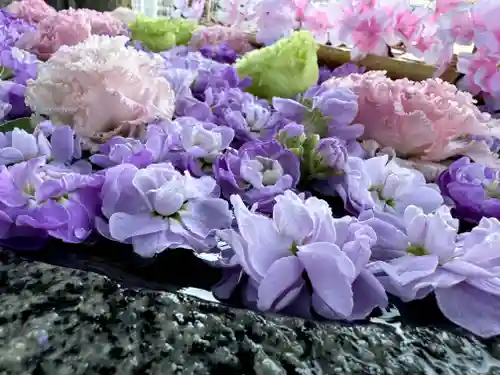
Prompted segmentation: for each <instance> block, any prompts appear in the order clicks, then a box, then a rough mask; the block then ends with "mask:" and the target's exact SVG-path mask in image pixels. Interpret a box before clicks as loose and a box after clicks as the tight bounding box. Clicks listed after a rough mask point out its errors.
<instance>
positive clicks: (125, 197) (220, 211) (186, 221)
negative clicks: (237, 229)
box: [96, 163, 232, 257]
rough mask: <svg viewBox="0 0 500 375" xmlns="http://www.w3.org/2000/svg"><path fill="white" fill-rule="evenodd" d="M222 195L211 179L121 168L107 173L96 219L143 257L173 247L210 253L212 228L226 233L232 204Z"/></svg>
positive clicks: (153, 168) (168, 168) (156, 167)
mask: <svg viewBox="0 0 500 375" xmlns="http://www.w3.org/2000/svg"><path fill="white" fill-rule="evenodd" d="M217 196H218V189H217V185H216V183H215V181H214V179H213V178H211V177H201V178H193V177H191V176H190V175H189V174H187V173H185V174H181V173H179V172H177V171H176V170H175V169H174V167H173V166H172V165H171V164H169V163H168V164H167V163H163V164H152V165H149V166H148V167H146V168H145V169H138V168H137V167H135V166H134V165H132V164H121V165H118V166H116V167H112V168H109V169H107V170H106V173H105V182H104V186H103V188H102V192H101V198H102V214H103V216H104V218H105V220H104V219H102V218H98V219H97V220H96V227H97V229H98V231H99V232H100V233H101V234H102V235H103V236H105V237H107V238H109V239H111V240H114V241H118V242H122V243H127V244H131V245H132V246H133V248H134V251H135V252H136V253H138V254H139V255H141V256H143V257H152V256H154V255H155V254H157V253H160V252H162V251H164V250H167V249H170V248H186V249H191V250H195V251H208V250H210V249H211V248H212V247H214V246H215V244H216V243H215V239H212V238H211V237H210V234H211V232H212V231H213V230H214V229H223V228H228V227H229V226H230V225H231V221H232V216H231V211H230V210H229V207H228V203H227V202H226V201H224V200H223V199H220V198H218V197H217Z"/></svg>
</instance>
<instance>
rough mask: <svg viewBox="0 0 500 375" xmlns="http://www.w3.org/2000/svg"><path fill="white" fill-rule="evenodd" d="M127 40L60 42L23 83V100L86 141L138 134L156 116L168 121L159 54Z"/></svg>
mask: <svg viewBox="0 0 500 375" xmlns="http://www.w3.org/2000/svg"><path fill="white" fill-rule="evenodd" d="M127 41H128V38H127V37H126V36H116V37H109V36H104V35H92V36H90V37H89V38H88V39H87V40H85V41H84V42H82V43H80V44H77V45H74V46H62V47H61V48H60V49H59V50H58V51H57V52H55V53H54V55H52V57H51V58H50V59H49V60H48V61H47V62H46V63H45V64H42V65H41V67H40V68H39V73H38V76H37V78H36V79H35V80H32V81H30V82H28V86H27V89H26V103H27V104H28V105H29V106H30V107H31V108H32V109H33V110H34V111H35V113H37V114H40V115H45V116H48V117H49V118H50V119H51V120H52V121H53V123H63V124H68V125H71V126H72V127H73V129H75V131H76V132H77V133H78V134H79V135H81V136H82V137H84V138H85V139H87V140H89V141H91V142H92V141H94V142H99V141H105V140H107V139H109V138H111V137H113V136H115V135H121V136H124V137H139V136H141V135H142V134H143V132H144V130H145V127H146V125H147V124H148V123H150V122H152V121H154V120H155V119H171V118H172V116H173V112H174V107H175V95H174V92H173V90H172V88H171V86H170V84H169V82H168V81H167V80H166V78H164V76H163V73H164V69H165V68H164V60H163V58H162V57H160V56H159V55H152V56H150V55H148V54H147V53H146V52H142V51H138V50H136V49H134V48H132V47H126V46H125V44H126V43H127Z"/></svg>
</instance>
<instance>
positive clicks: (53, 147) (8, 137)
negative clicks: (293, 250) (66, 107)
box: [0, 122, 92, 174]
mask: <svg viewBox="0 0 500 375" xmlns="http://www.w3.org/2000/svg"><path fill="white" fill-rule="evenodd" d="M48 123H49V124H50V122H48ZM44 126H45V125H44ZM39 156H43V157H45V158H46V160H47V162H48V163H50V164H51V165H54V166H56V165H57V166H60V167H63V166H65V167H68V168H70V169H72V170H74V171H75V172H79V173H83V174H90V173H91V172H92V166H91V165H90V163H89V162H87V161H86V160H81V157H82V149H81V139H80V137H79V136H78V135H76V134H75V132H74V131H73V130H72V129H71V128H70V127H69V126H67V125H58V126H55V127H53V126H51V127H50V128H47V129H44V130H41V129H40V128H37V129H36V130H35V132H34V133H33V134H29V133H27V132H26V131H25V130H22V129H18V128H16V129H14V130H12V131H10V132H6V133H0V165H10V164H15V163H19V162H22V161H27V160H29V159H33V158H36V157H39Z"/></svg>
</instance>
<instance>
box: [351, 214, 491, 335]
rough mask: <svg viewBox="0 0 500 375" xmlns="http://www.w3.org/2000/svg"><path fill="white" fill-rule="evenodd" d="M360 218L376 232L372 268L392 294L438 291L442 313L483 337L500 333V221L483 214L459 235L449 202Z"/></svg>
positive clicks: (417, 295) (406, 296)
mask: <svg viewBox="0 0 500 375" xmlns="http://www.w3.org/2000/svg"><path fill="white" fill-rule="evenodd" d="M360 221H361V222H362V223H366V224H368V225H370V226H371V227H372V228H373V229H374V230H375V232H376V233H377V243H376V244H375V245H374V246H373V247H372V252H373V258H375V259H381V260H380V261H377V262H374V263H372V264H371V265H370V267H369V268H370V269H371V271H372V272H374V274H375V275H376V276H377V278H378V279H379V280H380V282H381V283H382V284H383V285H384V287H385V289H386V290H387V292H388V293H390V294H393V295H395V296H397V297H399V298H401V299H402V300H403V301H411V300H415V299H421V298H424V297H425V296H427V295H429V294H430V293H432V292H434V294H435V296H436V300H437V304H438V306H439V308H440V310H441V311H442V312H443V314H444V315H445V316H446V317H447V318H448V319H450V320H451V321H452V322H454V323H456V324H458V325H460V326H462V327H464V328H466V329H468V330H469V331H471V332H473V333H474V334H477V335H479V336H482V337H490V336H495V335H498V334H500V270H499V267H498V265H499V264H500V263H499V262H500V253H499V252H498V248H499V246H500V222H499V221H498V220H497V219H489V218H483V219H481V221H480V222H479V225H478V226H477V227H475V228H474V229H473V230H472V231H471V232H469V233H464V234H462V235H457V233H458V220H457V219H454V218H453V217H452V216H451V214H450V210H449V208H448V207H446V206H442V207H440V208H439V209H438V210H436V212H435V213H432V214H425V213H424V212H423V211H422V210H421V209H420V208H418V207H416V206H409V207H407V208H406V210H405V213H404V219H399V220H397V219H395V218H394V217H393V216H389V215H377V217H374V216H373V213H370V211H366V212H364V213H363V214H361V215H360Z"/></svg>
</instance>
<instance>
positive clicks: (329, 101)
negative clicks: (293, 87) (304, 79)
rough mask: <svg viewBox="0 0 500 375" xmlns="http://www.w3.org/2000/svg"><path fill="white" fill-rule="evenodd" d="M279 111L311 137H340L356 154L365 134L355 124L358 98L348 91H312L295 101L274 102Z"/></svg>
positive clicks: (320, 89)
mask: <svg viewBox="0 0 500 375" xmlns="http://www.w3.org/2000/svg"><path fill="white" fill-rule="evenodd" d="M273 106H274V108H276V110H277V111H278V112H279V113H281V114H282V115H283V116H285V117H286V118H288V119H290V120H291V121H294V122H297V123H299V124H302V125H304V127H305V130H306V132H307V133H309V134H318V135H320V137H321V138H325V137H328V136H330V137H337V138H339V139H341V140H343V141H344V142H346V145H347V146H348V147H349V148H353V152H354V151H355V150H356V149H358V148H359V147H360V146H359V144H358V142H357V141H356V140H357V138H358V137H360V136H361V135H362V134H363V132H364V127H363V125H361V124H352V121H353V120H354V118H355V117H356V114H357V112H358V102H357V96H356V94H354V93H353V92H352V91H351V90H349V89H346V88H335V89H328V88H324V87H321V86H319V87H313V88H311V89H309V90H307V91H306V92H305V93H304V94H303V95H299V96H298V97H297V99H296V100H292V99H284V98H273Z"/></svg>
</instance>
